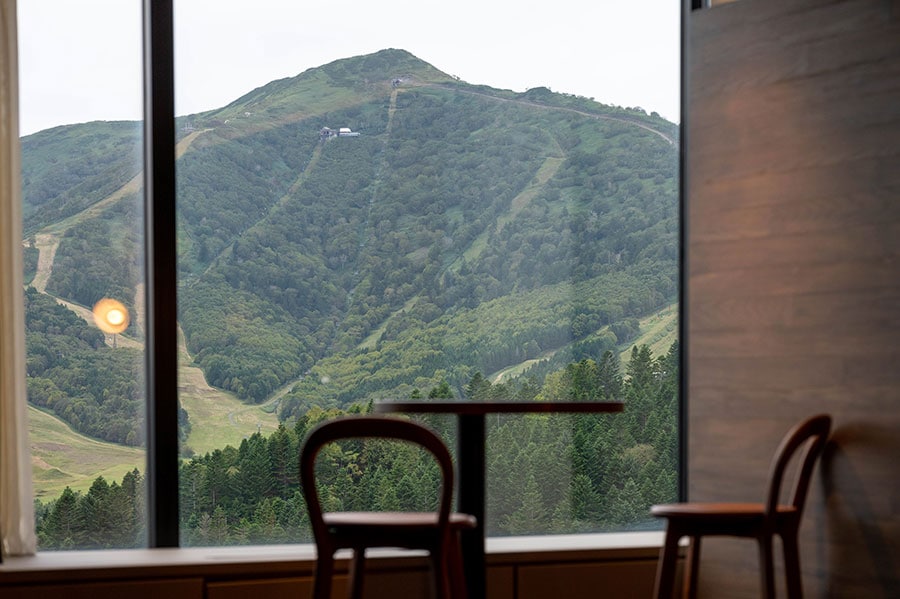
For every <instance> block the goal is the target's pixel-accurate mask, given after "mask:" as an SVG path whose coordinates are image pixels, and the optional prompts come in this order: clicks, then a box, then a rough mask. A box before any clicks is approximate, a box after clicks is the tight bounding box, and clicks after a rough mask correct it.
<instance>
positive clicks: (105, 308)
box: [93, 297, 128, 334]
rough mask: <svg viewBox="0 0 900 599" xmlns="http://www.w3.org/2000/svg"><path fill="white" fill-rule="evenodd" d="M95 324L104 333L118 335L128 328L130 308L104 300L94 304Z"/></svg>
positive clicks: (113, 301)
mask: <svg viewBox="0 0 900 599" xmlns="http://www.w3.org/2000/svg"><path fill="white" fill-rule="evenodd" d="M93 312H94V322H95V323H97V326H98V327H99V328H100V330H101V331H103V332H104V333H112V334H117V333H121V332H122V331H124V330H125V329H127V328H128V308H126V307H125V306H123V305H122V302H119V301H116V300H114V299H111V298H108V297H106V298H103V299H102V300H100V301H99V302H97V303H96V304H94V310H93Z"/></svg>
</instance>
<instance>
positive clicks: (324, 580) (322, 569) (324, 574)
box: [313, 550, 334, 599]
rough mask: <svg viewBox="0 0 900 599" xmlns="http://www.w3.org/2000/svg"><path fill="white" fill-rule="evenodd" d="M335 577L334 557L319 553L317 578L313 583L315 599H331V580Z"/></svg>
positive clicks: (322, 552)
mask: <svg viewBox="0 0 900 599" xmlns="http://www.w3.org/2000/svg"><path fill="white" fill-rule="evenodd" d="M333 575H334V556H333V555H332V554H330V553H326V552H324V551H321V550H320V551H319V552H318V556H317V557H316V578H315V581H314V582H313V599H331V578H332V576H333Z"/></svg>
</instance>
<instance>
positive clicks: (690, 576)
mask: <svg viewBox="0 0 900 599" xmlns="http://www.w3.org/2000/svg"><path fill="white" fill-rule="evenodd" d="M702 538H703V537H700V536H692V537H691V544H690V545H688V554H687V563H686V564H685V567H684V593H683V596H684V597H686V598H687V599H697V581H698V579H699V578H700V540H701V539H702Z"/></svg>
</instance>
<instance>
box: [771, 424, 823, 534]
mask: <svg viewBox="0 0 900 599" xmlns="http://www.w3.org/2000/svg"><path fill="white" fill-rule="evenodd" d="M830 432H831V416H829V415H828V414H819V415H818V416H813V417H811V418H809V419H807V420H804V421H803V422H801V423H799V424H797V425H796V426H795V427H794V428H792V429H791V430H790V431H788V433H787V434H786V435H785V436H784V439H782V441H781V445H779V447H778V450H777V451H776V452H775V458H774V459H773V460H772V465H771V467H770V469H769V488H768V491H767V498H766V514H767V515H769V516H772V515H774V514H775V513H776V510H777V508H778V503H779V497H780V495H781V486H782V480H783V479H784V473H785V470H786V469H787V467H788V464H790V462H791V458H792V457H793V456H794V453H795V452H796V451H797V450H798V449H800V448H801V447H805V451H804V452H803V454H802V457H801V459H800V462H799V463H798V466H797V471H796V474H795V478H794V490H793V493H792V495H791V505H793V506H794V507H795V508H796V509H797V513H798V515H799V514H802V513H803V506H804V505H805V503H806V494H807V491H808V490H809V481H810V478H811V477H812V471H813V467H814V466H815V464H816V459H818V457H819V455H820V454H821V453H822V450H823V449H824V448H825V443H826V442H827V441H828V434H829V433H830ZM807 441H809V442H808V443H807Z"/></svg>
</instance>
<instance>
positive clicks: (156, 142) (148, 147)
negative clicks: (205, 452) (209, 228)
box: [144, 0, 179, 547]
mask: <svg viewBox="0 0 900 599" xmlns="http://www.w3.org/2000/svg"><path fill="white" fill-rule="evenodd" d="M173 47H174V44H173V12H172V0H144V246H145V250H144V252H145V275H144V276H145V283H146V323H147V330H146V346H145V347H146V358H145V359H146V372H145V376H146V396H147V477H146V486H147V543H148V545H149V546H150V547H177V546H178V540H179V532H178V358H177V355H178V352H177V349H176V348H177V323H176V317H177V313H176V312H177V310H176V300H177V278H176V241H175V93H174V90H175V84H174V50H173Z"/></svg>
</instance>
